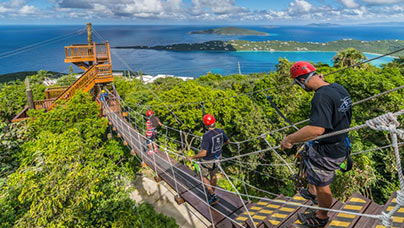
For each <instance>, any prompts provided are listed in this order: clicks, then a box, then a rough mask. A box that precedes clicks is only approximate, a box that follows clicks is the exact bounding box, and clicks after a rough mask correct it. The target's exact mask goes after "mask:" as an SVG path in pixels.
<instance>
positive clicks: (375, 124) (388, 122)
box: [366, 112, 404, 227]
mask: <svg viewBox="0 0 404 228" xmlns="http://www.w3.org/2000/svg"><path fill="white" fill-rule="evenodd" d="M366 124H367V125H368V126H369V127H370V128H371V129H373V130H376V131H388V132H389V133H390V135H391V139H392V144H393V147H394V155H395V157H396V165H397V173H398V179H399V181H400V189H401V190H400V191H397V197H396V201H397V205H396V206H395V207H394V208H393V210H391V211H390V212H388V213H386V212H383V213H382V215H381V220H382V224H383V225H385V226H387V227H391V226H392V223H393V215H394V214H395V213H396V212H397V211H398V210H399V209H400V207H404V194H403V192H404V177H403V169H402V168H401V158H400V150H399V147H398V143H397V136H399V137H400V138H402V139H403V140H404V130H401V129H397V127H399V126H400V123H399V122H398V121H397V116H396V115H394V114H393V113H391V112H389V113H386V114H384V115H381V116H378V117H376V118H374V119H371V120H368V121H366Z"/></svg>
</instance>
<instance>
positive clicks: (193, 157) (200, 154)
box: [186, 150, 208, 161]
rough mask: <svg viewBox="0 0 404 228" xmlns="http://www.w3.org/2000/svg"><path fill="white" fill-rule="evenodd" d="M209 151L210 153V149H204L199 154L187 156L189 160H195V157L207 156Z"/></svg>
mask: <svg viewBox="0 0 404 228" xmlns="http://www.w3.org/2000/svg"><path fill="white" fill-rule="evenodd" d="M207 153H208V151H206V150H202V151H201V152H199V153H198V154H196V155H194V156H188V157H187V158H186V160H187V161H189V160H194V159H198V158H203V157H206V154H207Z"/></svg>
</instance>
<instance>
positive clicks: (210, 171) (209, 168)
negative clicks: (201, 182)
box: [200, 158, 220, 178]
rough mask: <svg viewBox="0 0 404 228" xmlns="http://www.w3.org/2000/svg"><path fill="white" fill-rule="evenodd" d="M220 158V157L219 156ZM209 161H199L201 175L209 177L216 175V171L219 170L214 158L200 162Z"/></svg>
mask: <svg viewBox="0 0 404 228" xmlns="http://www.w3.org/2000/svg"><path fill="white" fill-rule="evenodd" d="M219 159H220V158H219ZM207 161H210V162H211V163H200V169H201V173H202V176H203V177H206V178H207V177H208V176H210V177H211V178H212V177H214V176H216V173H217V172H218V171H219V166H218V165H217V164H216V162H215V160H203V159H201V162H207Z"/></svg>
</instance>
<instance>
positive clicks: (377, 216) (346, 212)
mask: <svg viewBox="0 0 404 228" xmlns="http://www.w3.org/2000/svg"><path fill="white" fill-rule="evenodd" d="M398 113H399V112H398ZM125 124H126V123H125ZM157 156H158V155H157ZM158 157H160V156H158ZM147 159H149V158H147ZM161 160H162V161H163V162H165V163H167V161H165V160H164V159H161ZM173 168H175V169H177V170H179V171H180V172H182V173H184V174H185V175H188V176H189V177H190V178H193V179H195V178H194V177H193V176H191V175H189V174H188V173H186V172H184V171H182V170H180V169H178V168H177V167H173ZM195 180H196V181H198V182H201V181H200V180H197V179H195ZM201 183H202V182H201ZM179 184H181V183H179ZM205 185H207V184H205ZM209 186H210V185H209ZM212 187H213V186H212ZM223 191H227V190H224V189H223ZM227 192H231V191H227ZM191 193H192V194H194V193H193V192H192V191H191ZM232 193H233V192H232ZM400 194H401V193H400ZM239 195H240V196H242V195H243V196H247V195H246V194H241V193H239ZM248 196H249V197H251V198H255V199H260V200H264V201H269V202H278V203H284V204H287V205H294V206H300V207H305V208H311V209H319V210H325V211H330V212H335V213H345V214H351V215H356V216H364V217H369V218H377V219H383V216H384V215H383V214H382V215H370V214H360V213H354V212H350V211H342V210H333V209H329V208H320V207H313V206H308V205H301V204H298V203H293V202H283V201H278V200H271V199H267V198H262V197H256V196H251V195H248ZM401 199H402V198H400V202H401V203H402V202H404V200H401ZM226 217H228V216H226ZM229 219H231V218H229ZM384 221H386V219H384Z"/></svg>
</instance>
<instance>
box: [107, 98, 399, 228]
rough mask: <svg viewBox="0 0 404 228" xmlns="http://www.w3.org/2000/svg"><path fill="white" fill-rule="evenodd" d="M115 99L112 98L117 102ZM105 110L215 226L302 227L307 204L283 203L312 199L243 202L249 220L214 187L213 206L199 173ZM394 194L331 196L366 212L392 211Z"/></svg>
mask: <svg viewBox="0 0 404 228" xmlns="http://www.w3.org/2000/svg"><path fill="white" fill-rule="evenodd" d="M116 103H117V102H113V104H116ZM104 112H105V113H104V114H105V115H106V117H107V118H108V120H109V122H110V124H112V125H113V127H114V130H116V132H117V134H118V136H120V137H122V138H123V140H124V142H125V144H126V143H127V145H128V146H130V148H131V149H132V150H133V152H135V153H136V154H137V155H138V156H139V157H140V158H141V159H142V160H143V161H144V162H145V163H146V165H147V166H149V167H150V168H151V169H153V170H154V171H155V172H156V174H157V176H158V178H157V179H161V180H163V181H165V182H166V183H167V184H168V185H170V186H171V188H173V189H174V190H175V191H176V192H177V194H178V197H180V198H182V199H183V200H184V201H185V202H186V203H188V204H190V205H191V206H192V207H194V208H195V209H196V210H197V211H198V212H199V213H200V214H201V215H202V216H204V217H205V218H206V219H207V220H209V221H211V222H212V224H214V226H215V227H218V228H232V227H251V228H252V227H258V228H275V227H280V228H301V227H304V226H303V225H302V224H301V223H300V222H299V221H298V220H297V216H296V215H297V213H304V212H310V211H309V210H307V209H306V208H303V207H299V206H295V205H290V204H286V202H294V203H299V204H303V205H311V202H309V201H307V200H305V199H303V198H302V197H301V196H299V195H296V196H294V197H293V198H289V197H283V196H280V197H278V198H276V199H277V200H278V201H279V202H269V201H265V200H261V201H259V202H257V203H251V202H244V203H245V204H246V206H247V208H248V211H249V213H250V215H251V216H252V219H253V221H251V220H250V218H249V216H248V212H247V211H246V210H245V208H244V206H243V203H242V201H241V200H240V198H239V197H238V196H237V195H235V194H233V193H229V192H226V191H223V190H222V189H221V188H220V187H219V188H217V189H216V194H217V195H218V198H219V202H218V203H217V204H215V205H214V206H213V207H210V206H208V204H207V202H206V195H205V191H204V186H203V185H202V184H201V181H200V176H199V174H195V173H194V172H193V171H192V170H190V169H189V168H188V166H186V165H183V164H182V163H180V162H178V161H176V160H175V159H174V158H172V157H171V156H169V155H168V154H167V153H165V152H164V151H161V150H159V151H158V153H156V154H154V155H148V154H147V153H146V147H145V143H144V140H143V136H141V135H140V134H139V132H138V131H136V130H135V129H134V128H133V127H132V126H131V124H130V123H128V122H127V120H126V119H125V118H124V117H122V114H121V112H120V110H119V109H116V108H113V109H110V111H107V110H105V109H104ZM395 197H396V194H394V195H392V197H391V198H390V199H389V201H388V202H387V203H386V205H384V206H381V205H378V204H376V203H374V202H372V201H371V200H369V199H367V198H365V197H363V196H361V195H360V194H358V193H354V194H353V195H352V196H351V197H350V198H349V199H348V200H347V202H345V203H343V202H340V201H336V200H334V203H333V204H332V209H340V210H344V211H351V212H357V213H366V214H380V213H381V212H382V211H391V210H392V209H393V207H394V206H395V205H396V198H395ZM211 215H212V217H211ZM329 217H330V222H329V223H328V224H327V225H326V226H324V227H329V228H385V226H382V225H379V221H378V220H376V219H370V218H366V217H358V216H354V215H349V214H344V213H332V212H331V213H329ZM393 228H404V208H401V209H400V210H399V211H398V212H397V213H395V214H394V224H393Z"/></svg>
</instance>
